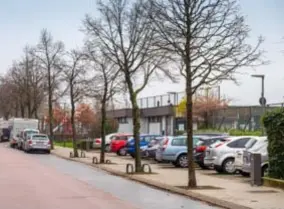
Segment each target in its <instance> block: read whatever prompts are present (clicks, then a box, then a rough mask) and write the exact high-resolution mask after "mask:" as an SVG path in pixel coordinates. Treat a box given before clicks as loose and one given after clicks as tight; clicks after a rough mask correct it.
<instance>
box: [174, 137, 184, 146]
mask: <svg viewBox="0 0 284 209" xmlns="http://www.w3.org/2000/svg"><path fill="white" fill-rule="evenodd" d="M186 141H187V140H186V138H185V137H178V138H174V139H173V141H172V145H173V146H186Z"/></svg>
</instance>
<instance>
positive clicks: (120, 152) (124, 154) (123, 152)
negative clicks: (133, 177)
mask: <svg viewBox="0 0 284 209" xmlns="http://www.w3.org/2000/svg"><path fill="white" fill-rule="evenodd" d="M118 153H119V156H126V155H127V152H126V149H125V148H121V149H120V150H118Z"/></svg>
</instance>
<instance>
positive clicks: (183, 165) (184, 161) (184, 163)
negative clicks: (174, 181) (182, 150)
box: [177, 154, 188, 168]
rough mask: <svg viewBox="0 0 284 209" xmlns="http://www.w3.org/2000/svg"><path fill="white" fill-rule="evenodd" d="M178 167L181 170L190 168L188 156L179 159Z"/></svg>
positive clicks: (181, 156)
mask: <svg viewBox="0 0 284 209" xmlns="http://www.w3.org/2000/svg"><path fill="white" fill-rule="evenodd" d="M177 165H178V166H179V167H181V168H186V167H188V160H187V155H186V154H182V155H180V156H179V157H178V159H177Z"/></svg>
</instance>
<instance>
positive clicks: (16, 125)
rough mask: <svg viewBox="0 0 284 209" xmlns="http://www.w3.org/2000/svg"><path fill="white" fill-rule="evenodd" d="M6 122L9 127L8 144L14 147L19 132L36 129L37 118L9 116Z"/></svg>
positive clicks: (17, 141)
mask: <svg viewBox="0 0 284 209" xmlns="http://www.w3.org/2000/svg"><path fill="white" fill-rule="evenodd" d="M8 124H9V129H10V139H9V142H10V146H11V147H12V148H15V147H17V146H18V144H19V143H20V141H19V140H20V139H21V133H22V132H23V131H24V130H25V129H33V130H38V124H39V120H37V119H30V118H10V119H9V120H8Z"/></svg>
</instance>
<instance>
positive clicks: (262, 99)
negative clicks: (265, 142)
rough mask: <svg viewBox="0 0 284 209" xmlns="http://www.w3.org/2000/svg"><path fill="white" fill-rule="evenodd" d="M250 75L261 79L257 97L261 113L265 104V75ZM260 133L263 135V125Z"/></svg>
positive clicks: (263, 111)
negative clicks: (258, 96)
mask: <svg viewBox="0 0 284 209" xmlns="http://www.w3.org/2000/svg"><path fill="white" fill-rule="evenodd" d="M251 77H254V78H260V79H261V97H260V99H259V103H260V105H261V107H262V114H264V113H265V105H266V99H265V97H264V78H265V75H263V74H257V75H251ZM262 135H264V127H262Z"/></svg>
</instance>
